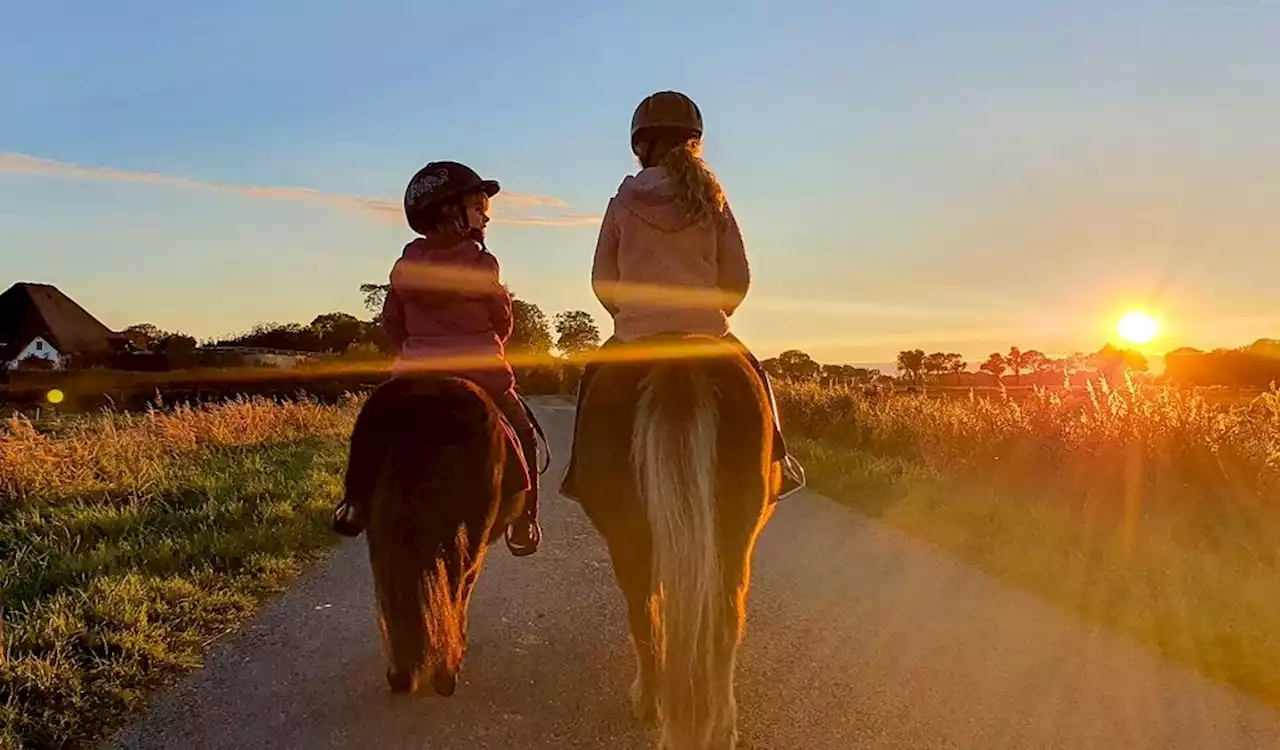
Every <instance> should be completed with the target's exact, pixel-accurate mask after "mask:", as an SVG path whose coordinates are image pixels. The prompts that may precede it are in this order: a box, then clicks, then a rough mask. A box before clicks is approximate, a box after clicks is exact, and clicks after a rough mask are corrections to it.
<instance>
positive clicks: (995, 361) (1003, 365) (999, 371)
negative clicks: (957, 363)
mask: <svg viewBox="0 0 1280 750" xmlns="http://www.w3.org/2000/svg"><path fill="white" fill-rule="evenodd" d="M978 369H979V370H982V371H983V372H985V373H987V374H989V375H990V376H991V377H993V378H995V381H996V383H999V382H1000V378H1002V377H1004V373H1005V371H1006V370H1008V369H1009V363H1008V362H1006V361H1005V359H1004V355H1003V354H1001V353H1000V352H993V353H992V354H991V356H989V357H987V361H986V362H983V363H982V364H981V365H979V366H978Z"/></svg>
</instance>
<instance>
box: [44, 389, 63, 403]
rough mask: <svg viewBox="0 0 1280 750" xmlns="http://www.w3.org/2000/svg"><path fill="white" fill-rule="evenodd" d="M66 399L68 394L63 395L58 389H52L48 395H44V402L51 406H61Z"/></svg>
mask: <svg viewBox="0 0 1280 750" xmlns="http://www.w3.org/2000/svg"><path fill="white" fill-rule="evenodd" d="M66 398H67V394H65V393H63V392H62V391H60V390H58V389H57V388H53V389H51V390H50V391H49V392H48V393H46V394H45V395H44V400H45V401H48V402H49V403H51V404H60V403H62V402H63V401H65V400H66Z"/></svg>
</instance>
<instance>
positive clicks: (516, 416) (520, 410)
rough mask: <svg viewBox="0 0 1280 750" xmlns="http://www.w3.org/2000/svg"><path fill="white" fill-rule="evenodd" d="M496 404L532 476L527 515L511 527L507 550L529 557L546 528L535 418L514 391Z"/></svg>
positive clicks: (523, 515)
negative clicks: (542, 522)
mask: <svg viewBox="0 0 1280 750" xmlns="http://www.w3.org/2000/svg"><path fill="white" fill-rule="evenodd" d="M494 395H495V398H494V403H495V405H496V406H497V407H498V409H499V410H501V411H502V413H503V414H504V415H505V416H506V418H507V421H508V422H510V423H511V427H512V428H513V429H514V430H515V433H516V437H517V438H518V439H519V441H520V450H521V452H522V453H523V454H524V461H525V465H526V467H527V469H528V474H529V489H528V491H527V492H526V493H525V501H524V512H523V513H521V514H520V516H519V517H518V518H516V519H515V520H514V521H512V522H511V525H510V526H509V527H508V528H507V534H506V541H507V549H509V550H510V551H511V554H513V555H515V556H516V557H525V556H527V555H532V554H533V553H535V552H537V551H538V547H539V545H540V544H541V543H542V527H541V526H540V525H539V524H538V486H539V484H540V483H539V481H538V480H539V479H540V478H541V477H540V476H539V474H538V437H537V429H536V428H535V427H534V426H533V417H532V416H531V415H530V413H529V412H528V411H527V410H526V407H525V404H524V402H523V401H521V399H520V397H519V396H518V395H517V394H516V392H515V391H514V390H511V391H507V392H505V393H502V394H494Z"/></svg>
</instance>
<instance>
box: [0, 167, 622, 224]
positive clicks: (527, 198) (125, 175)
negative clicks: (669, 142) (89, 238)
mask: <svg viewBox="0 0 1280 750" xmlns="http://www.w3.org/2000/svg"><path fill="white" fill-rule="evenodd" d="M4 174H9V175H43V176H49V177H58V178H63V179H71V180H100V181H104V182H128V183H139V184H150V185H161V186H166V187H174V188H181V189H186V190H214V191H218V192H224V193H233V194H236V195H242V196H246V197H249V198H261V199H266V200H286V201H299V202H306V203H319V204H323V205H326V206H330V207H332V208H336V209H339V210H344V211H353V212H356V213H360V214H363V215H365V216H367V217H369V218H371V219H374V220H376V221H387V222H399V221H402V220H403V218H402V215H403V214H402V212H403V206H402V204H401V202H400V201H398V200H387V199H385V198H369V197H364V196H358V195H342V194H338V193H324V192H321V191H319V190H313V189H311V188H303V187H284V186H267V185H237V184H234V183H228V182H217V181H214V180H199V179H193V178H190V177H181V176H178V175H171V174H163V173H160V172H138V171H133V170H128V169H116V168H114V167H86V166H82V165H79V164H68V163H66V162H61V161H54V160H52V159H42V158H40V157H37V156H30V155H27V154H16V153H0V175H4ZM565 206H566V204H565V202H564V201H563V200H561V199H559V198H556V197H553V196H549V195H535V194H531V193H515V192H511V191H509V190H503V191H502V192H501V193H498V195H497V196H496V197H495V198H494V213H495V216H494V219H493V221H494V223H495V224H510V225H516V226H531V227H581V226H591V225H593V224H598V223H599V221H600V217H599V216H595V215H590V214H580V213H571V212H567V211H562V212H559V213H552V214H549V215H528V212H529V211H530V209H548V208H564V207H565Z"/></svg>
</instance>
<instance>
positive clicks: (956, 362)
mask: <svg viewBox="0 0 1280 750" xmlns="http://www.w3.org/2000/svg"><path fill="white" fill-rule="evenodd" d="M967 369H969V363H968V362H966V361H964V357H962V356H960V355H959V354H958V353H956V352H948V353H947V354H944V355H942V370H943V372H948V373H951V374H952V375H954V376H955V378H956V385H960V376H961V375H963V374H964V371H965V370H967Z"/></svg>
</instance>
